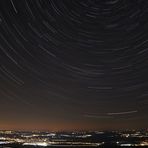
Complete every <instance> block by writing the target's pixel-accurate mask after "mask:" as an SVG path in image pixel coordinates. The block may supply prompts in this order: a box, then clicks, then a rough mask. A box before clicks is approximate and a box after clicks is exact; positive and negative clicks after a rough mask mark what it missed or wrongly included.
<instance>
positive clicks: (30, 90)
mask: <svg viewBox="0 0 148 148" xmlns="http://www.w3.org/2000/svg"><path fill="white" fill-rule="evenodd" d="M147 107H148V0H0V129H21V130H31V129H37V130H80V129H81V130H85V129H87V130H90V129H92V130H112V129H127V128H129V129H131V128H135V129H136V128H147V125H148V116H147V114H148V108H147Z"/></svg>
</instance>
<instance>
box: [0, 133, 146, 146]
mask: <svg viewBox="0 0 148 148" xmlns="http://www.w3.org/2000/svg"><path fill="white" fill-rule="evenodd" d="M1 146H2V147H9V148H13V147H102V146H103V147H105V146H115V147H125V146H129V147H130V146H135V147H136V146H143V147H145V146H148V130H140V131H137V130H127V131H111V132H109V131H108V132H107V131H106V132H105V131H104V132H103V131H95V132H92V131H88V132H40V131H31V132H25V131H0V147H1Z"/></svg>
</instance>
